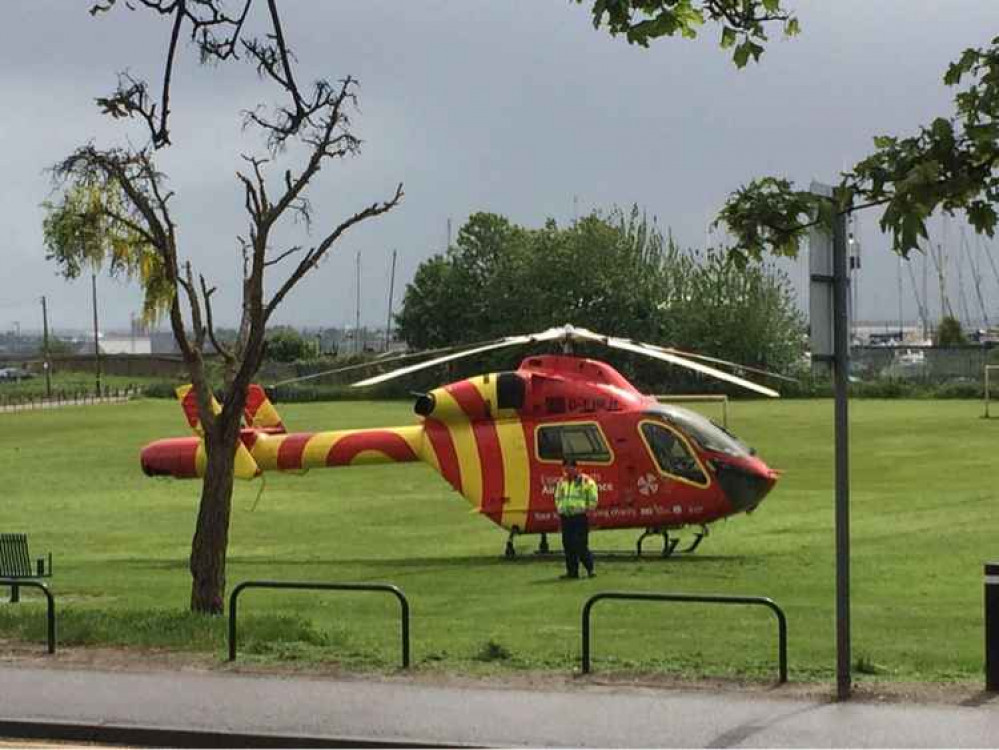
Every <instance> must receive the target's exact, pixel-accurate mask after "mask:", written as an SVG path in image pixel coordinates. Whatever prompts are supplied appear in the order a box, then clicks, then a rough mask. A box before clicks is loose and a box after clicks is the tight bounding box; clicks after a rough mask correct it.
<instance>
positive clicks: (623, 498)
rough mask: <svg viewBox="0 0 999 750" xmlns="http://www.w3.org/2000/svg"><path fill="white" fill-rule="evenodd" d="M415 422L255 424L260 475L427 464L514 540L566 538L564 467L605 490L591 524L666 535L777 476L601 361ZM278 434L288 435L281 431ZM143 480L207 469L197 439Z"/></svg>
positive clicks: (446, 398)
mask: <svg viewBox="0 0 999 750" xmlns="http://www.w3.org/2000/svg"><path fill="white" fill-rule="evenodd" d="M415 410H416V413H417V414H418V415H419V416H420V417H421V418H422V419H421V422H420V423H419V424H415V425H411V426H406V427H387V428H382V429H374V430H371V429H365V430H341V431H331V432H316V433H283V432H272V431H268V430H261V429H253V428H247V429H245V430H243V432H242V441H243V445H244V446H245V447H246V448H247V449H248V451H249V454H250V455H251V456H252V458H253V459H254V461H255V463H256V466H257V472H258V473H259V472H267V471H299V470H303V469H312V468H321V467H333V466H347V465H357V464H365V463H366V464H370V463H401V462H409V461H422V462H424V463H426V464H428V465H430V466H431V467H432V468H433V469H435V470H436V471H437V472H438V473H439V474H440V475H441V476H442V477H443V478H444V479H445V480H446V481H447V482H448V483H449V484H450V485H451V486H452V488H454V489H455V490H456V491H457V492H459V493H461V494H462V495H463V496H464V497H465V498H466V499H467V500H468V501H469V503H471V505H472V506H473V508H474V509H476V510H477V511H478V512H480V513H481V514H482V515H484V516H486V517H487V518H489V519H490V520H491V521H493V522H494V523H496V524H498V525H500V526H502V527H503V528H506V529H509V530H511V531H515V532H517V533H522V534H523V533H527V534H530V533H542V532H552V531H555V530H557V529H558V527H559V523H558V517H557V515H556V513H555V506H554V491H555V485H556V484H557V482H558V480H559V479H560V477H561V476H562V460H563V457H566V456H572V457H573V458H575V459H576V462H577V464H578V466H579V467H580V470H581V471H582V472H583V473H585V474H587V475H589V476H590V477H592V478H593V479H594V480H595V481H596V482H597V485H598V487H599V491H600V492H599V503H598V506H597V508H596V509H595V510H594V511H592V513H591V516H590V525H591V528H595V529H612V528H636V527H640V528H659V529H669V528H678V527H682V526H686V525H689V524H708V523H711V522H712V521H715V520H718V519H719V518H724V517H727V516H730V515H733V514H735V513H740V512H747V511H751V510H753V509H754V508H755V507H756V506H757V505H758V504H759V503H760V502H761V501H762V500H763V498H764V496H765V495H766V494H767V493H768V492H769V491H770V489H771V488H772V487H773V485H774V483H775V482H776V480H777V476H778V475H777V472H775V471H773V470H772V469H770V468H769V467H768V466H767V465H766V464H764V463H763V461H761V460H760V459H759V458H757V457H756V456H755V455H753V452H752V451H751V450H750V449H748V448H746V446H744V445H743V444H742V443H740V442H739V441H738V440H737V439H736V438H735V437H734V436H732V435H730V434H729V433H727V432H726V431H724V430H723V429H722V428H720V427H719V426H717V425H715V424H714V423H712V422H710V421H709V420H707V419H705V418H704V417H702V416H700V415H699V414H696V413H695V412H692V411H689V410H687V409H681V408H678V407H672V406H666V405H664V404H660V403H659V402H658V401H657V400H656V399H655V398H653V397H651V396H646V395H643V394H642V393H640V392H639V391H638V390H637V389H636V388H635V387H634V386H632V385H631V383H629V382H628V381H627V380H626V379H625V378H624V377H623V376H622V375H621V374H620V373H618V372H617V371H616V370H615V369H614V368H612V367H611V366H610V365H607V364H606V363H603V362H600V361H597V360H592V359H584V358H579V357H573V356H567V355H544V356H536V357H528V358H527V359H525V360H524V361H523V362H522V363H521V365H520V367H519V368H518V369H517V370H516V371H513V372H502V373H494V374H488V375H481V376H478V377H473V378H468V379H466V380H461V381H458V382H456V383H451V384H449V385H446V386H442V387H440V388H437V389H434V390H433V391H430V392H429V393H427V394H424V395H422V396H420V397H419V399H418V400H417V402H416V405H415ZM281 429H283V426H282V428H281ZM142 465H143V469H144V470H145V472H146V473H147V474H151V475H153V474H161V475H162V474H166V475H171V476H175V477H195V476H200V475H202V474H203V472H204V448H203V447H202V444H201V441H200V439H199V438H196V437H190V438H175V439H171V440H161V441H157V442H155V443H152V444H150V445H149V446H147V447H146V448H145V449H144V450H143V452H142Z"/></svg>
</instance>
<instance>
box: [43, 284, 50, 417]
mask: <svg viewBox="0 0 999 750" xmlns="http://www.w3.org/2000/svg"><path fill="white" fill-rule="evenodd" d="M42 345H43V346H44V348H45V363H44V365H43V367H44V368H45V398H48V399H50V398H52V375H51V373H52V363H51V362H50V361H49V312H48V308H47V307H46V306H45V295H42Z"/></svg>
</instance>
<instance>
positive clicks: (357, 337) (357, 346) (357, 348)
mask: <svg viewBox="0 0 999 750" xmlns="http://www.w3.org/2000/svg"><path fill="white" fill-rule="evenodd" d="M356 287H357V290H356V291H357V303H356V306H355V314H354V353H355V354H360V353H361V352H362V351H364V348H363V347H362V346H361V251H360V250H358V251H357V281H356Z"/></svg>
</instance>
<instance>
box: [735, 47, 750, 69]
mask: <svg viewBox="0 0 999 750" xmlns="http://www.w3.org/2000/svg"><path fill="white" fill-rule="evenodd" d="M732 60H733V61H735V66H736V67H737V68H745V67H746V63H747V62H749V42H748V41H745V42H743V43H742V44H740V45H739V46H738V47H736V48H735V52H734V53H733V55H732Z"/></svg>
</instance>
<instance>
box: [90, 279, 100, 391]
mask: <svg viewBox="0 0 999 750" xmlns="http://www.w3.org/2000/svg"><path fill="white" fill-rule="evenodd" d="M90 287H91V290H92V293H93V298H94V369H95V371H96V373H97V398H100V397H101V344H100V341H98V338H97V336H98V334H97V272H96V271H93V272H91V274H90Z"/></svg>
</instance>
